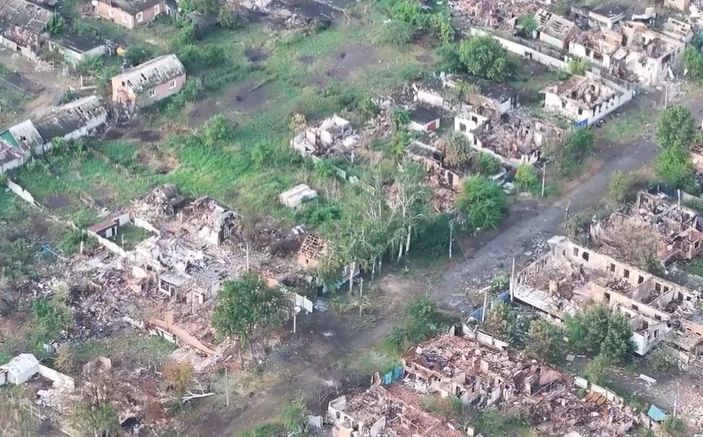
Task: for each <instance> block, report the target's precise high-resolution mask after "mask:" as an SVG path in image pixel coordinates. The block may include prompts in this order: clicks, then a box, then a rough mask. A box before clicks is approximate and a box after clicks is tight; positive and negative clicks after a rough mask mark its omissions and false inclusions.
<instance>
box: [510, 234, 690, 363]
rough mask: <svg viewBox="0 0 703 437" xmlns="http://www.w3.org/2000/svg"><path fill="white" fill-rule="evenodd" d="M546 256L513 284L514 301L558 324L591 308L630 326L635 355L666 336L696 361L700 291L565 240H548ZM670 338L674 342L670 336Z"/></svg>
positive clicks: (534, 263)
mask: <svg viewBox="0 0 703 437" xmlns="http://www.w3.org/2000/svg"><path fill="white" fill-rule="evenodd" d="M549 245H550V251H549V252H548V253H547V254H545V255H544V256H542V257H540V258H539V259H537V260H536V261H534V262H533V263H531V264H529V265H528V266H527V267H525V268H524V269H523V270H521V271H520V272H519V273H518V274H517V276H516V277H515V279H514V280H513V295H514V297H515V299H517V300H519V301H521V302H523V303H525V304H527V305H530V306H532V307H534V308H536V309H538V310H540V311H542V312H544V313H546V314H549V315H550V316H552V317H554V318H556V319H563V318H564V316H565V315H569V314H570V315H573V314H575V313H577V312H580V311H583V310H584V309H585V308H586V307H587V306H589V305H591V304H592V303H593V302H596V303H601V304H604V305H606V306H608V307H609V308H611V309H613V310H615V311H619V312H621V313H623V314H624V315H625V316H627V317H628V319H629V320H630V323H631V326H632V329H633V335H632V341H633V344H634V345H635V351H636V353H637V354H639V355H644V354H646V353H647V352H648V351H649V350H651V349H652V347H653V346H654V345H656V344H657V343H659V342H660V341H662V340H665V341H666V338H667V336H668V334H670V333H672V335H673V334H677V335H678V336H684V337H686V338H687V339H689V340H690V341H688V342H686V344H688V345H689V347H690V349H688V350H685V351H681V352H682V353H685V354H688V355H689V356H691V357H698V353H699V348H700V346H701V344H703V314H701V312H700V310H699V305H700V291H696V290H690V289H687V288H685V287H683V286H680V285H677V284H674V283H672V282H670V281H667V280H664V279H662V278H659V277H657V276H654V275H652V274H651V273H648V272H646V271H644V270H642V269H640V268H638V267H635V266H632V265H629V264H625V263H623V262H620V261H618V260H616V259H615V258H612V257H610V256H607V255H603V254H601V253H598V252H596V251H594V250H591V249H587V248H584V247H582V246H579V245H578V244H576V243H574V242H572V241H570V240H569V239H567V238H566V237H553V238H552V239H551V240H549ZM669 338H673V337H671V336H669Z"/></svg>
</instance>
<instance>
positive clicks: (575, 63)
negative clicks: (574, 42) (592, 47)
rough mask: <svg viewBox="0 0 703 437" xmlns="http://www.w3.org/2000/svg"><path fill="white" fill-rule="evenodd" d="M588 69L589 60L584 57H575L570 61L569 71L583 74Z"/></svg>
mask: <svg viewBox="0 0 703 437" xmlns="http://www.w3.org/2000/svg"><path fill="white" fill-rule="evenodd" d="M587 69H588V61H586V60H585V59H582V58H573V59H571V60H570V61H569V73H571V74H575V75H579V76H583V75H584V74H586V70H587Z"/></svg>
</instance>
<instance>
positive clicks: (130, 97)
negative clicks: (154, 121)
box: [111, 54, 186, 111]
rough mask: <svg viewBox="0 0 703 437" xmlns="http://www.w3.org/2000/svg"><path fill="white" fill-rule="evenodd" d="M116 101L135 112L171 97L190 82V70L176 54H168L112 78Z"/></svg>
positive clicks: (113, 96)
mask: <svg viewBox="0 0 703 437" xmlns="http://www.w3.org/2000/svg"><path fill="white" fill-rule="evenodd" d="M111 83H112V101H113V102H115V103H117V104H120V105H122V106H124V107H125V108H126V109H127V110H129V111H132V110H134V109H137V108H142V107H145V106H149V105H151V104H153V103H156V102H158V101H160V100H163V99H165V98H167V97H170V96H172V95H174V94H176V93H177V92H179V91H180V90H181V89H182V88H183V87H184V86H185V83H186V70H185V67H183V64H181V61H180V60H178V57H176V55H173V54H171V55H164V56H159V57H158V58H154V59H152V60H149V61H146V62H144V63H143V64H140V65H137V66H136V67H133V68H131V69H129V70H127V71H125V72H123V73H120V74H118V75H117V76H115V77H113V78H112V79H111Z"/></svg>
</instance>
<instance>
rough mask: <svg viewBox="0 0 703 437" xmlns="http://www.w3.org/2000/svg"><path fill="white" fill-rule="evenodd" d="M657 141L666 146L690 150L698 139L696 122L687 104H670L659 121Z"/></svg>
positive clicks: (667, 147) (666, 147)
mask: <svg viewBox="0 0 703 437" xmlns="http://www.w3.org/2000/svg"><path fill="white" fill-rule="evenodd" d="M656 136H657V143H658V144H659V145H660V146H661V147H663V148H665V149H670V148H679V149H682V150H688V148H689V147H690V146H691V145H692V144H693V142H694V141H695V139H696V123H695V122H694V120H693V116H691V112H690V111H689V110H688V109H687V108H686V107H685V106H670V107H668V108H666V109H665V110H664V113H663V114H662V116H661V118H660V119H659V123H657V134H656Z"/></svg>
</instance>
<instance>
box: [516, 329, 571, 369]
mask: <svg viewBox="0 0 703 437" xmlns="http://www.w3.org/2000/svg"><path fill="white" fill-rule="evenodd" d="M526 346H527V347H526V350H527V353H528V355H530V356H531V357H533V358H540V359H545V360H547V361H552V362H554V361H558V360H560V359H561V358H562V357H563V355H564V350H565V347H566V345H565V344H564V332H563V331H562V330H561V329H560V328H559V327H558V326H556V325H554V324H552V323H549V322H548V321H546V320H543V319H539V320H535V321H534V322H532V323H531V324H530V331H529V334H528V339H527V345H526Z"/></svg>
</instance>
